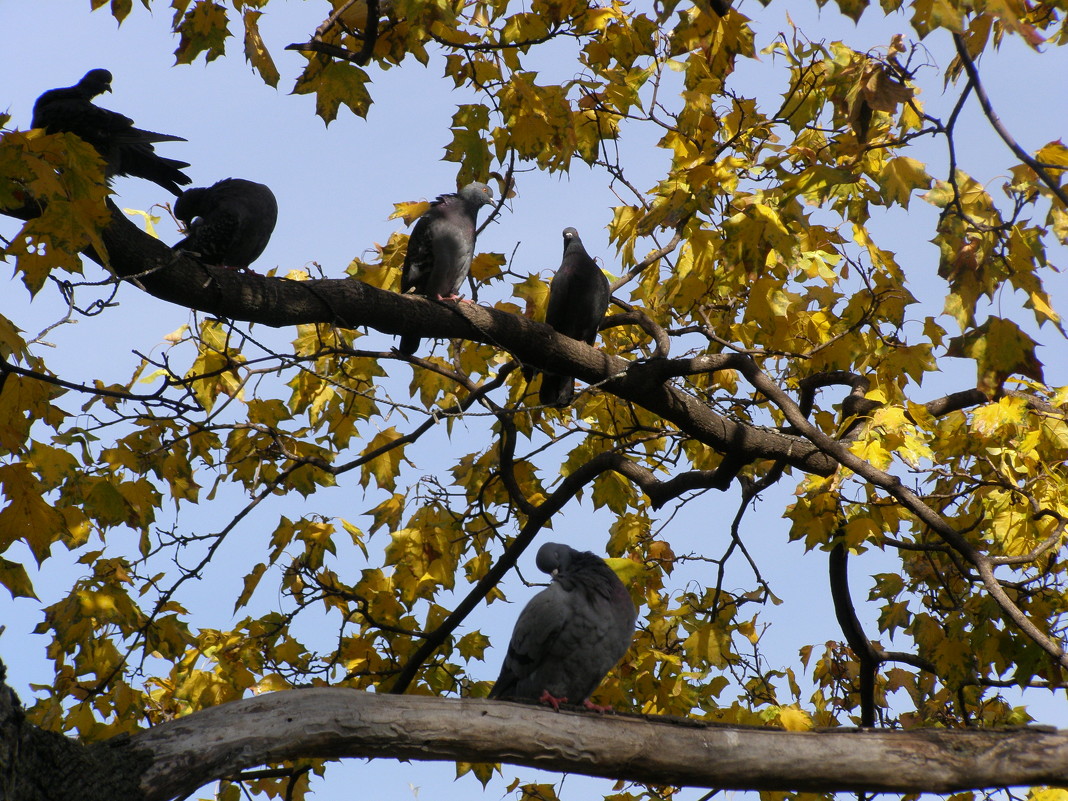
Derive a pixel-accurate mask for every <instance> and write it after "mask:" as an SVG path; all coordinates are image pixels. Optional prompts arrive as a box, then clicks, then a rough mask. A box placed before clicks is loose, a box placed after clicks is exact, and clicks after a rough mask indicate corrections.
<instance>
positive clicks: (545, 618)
mask: <svg viewBox="0 0 1068 801" xmlns="http://www.w3.org/2000/svg"><path fill="white" fill-rule="evenodd" d="M536 562H537V565H538V569H539V570H541V571H542V572H544V573H550V574H551V575H552V577H553V581H552V584H550V585H549V587H548V589H545V590H542V591H541V592H539V593H538V594H537V595H535V596H534V597H533V598H532V599H531V600H530V603H528V604H527V605H526V607H525V608H524V609H523V611H522V612H521V613H520V615H519V619H518V620H517V621H516V624H515V630H514V631H513V632H512V640H511V642H509V643H508V654H507V655H506V656H505V657H504V665H503V666H502V667H501V675H500V676H498V677H497V682H496V683H495V684H494V685H493V689H491V690H490V693H489V697H490V698H519V699H527V700H533V701H541V702H543V703H548V704H551V705H552V707H553V708H554V709H557V708H559V705H560V703H562V702H564V701H570V702H571V703H573V704H580V703H581V704H585V705H586V706H587V707H590V708H596V707H594V705H593V704H590V703H589V701H588V699H589V696H590V693H592V692H593V691H594V690H595V689H597V685H598V684H600V683H601V679H603V678H604V677H605V674H607V673H608V671H609V670H611V669H612V668H613V667H614V666H615V664H616V662H618V661H619V660H620V658H622V656H623V654H624V653H626V651H627V648H629V647H630V641H631V638H632V637H633V635H634V619H635V617H636V616H637V613H636V611H635V609H634V604H633V603H632V602H631V600H630V595H628V594H627V590H626V588H625V587H624V586H623V582H621V581H620V580H619V578H618V577H617V576H616V574H615V573H613V572H612V568H610V567H609V566H608V565H607V564H605V561H604V560H603V559H601V558H600V557H599V556H597V555H596V554H592V553H590V552H589V551H576V550H575V549H573V548H569V547H568V546H567V545H561V544H559V543H555V542H547V543H546V544H545V545H542V546H541V548H540V549H539V550H538V557H537V560H536Z"/></svg>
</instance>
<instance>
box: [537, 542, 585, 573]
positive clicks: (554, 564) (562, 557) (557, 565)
mask: <svg viewBox="0 0 1068 801" xmlns="http://www.w3.org/2000/svg"><path fill="white" fill-rule="evenodd" d="M576 553H578V551H576V550H575V549H574V548H571V547H569V546H567V545H563V544H562V543H559V542H547V543H545V544H544V545H542V546H541V547H540V548H539V549H538V557H537V559H535V560H534V563H535V564H536V565H537V566H538V570H540V571H541V572H542V573H548V574H549V575H550V576H553V577H554V578H555V577H556V576H558V575H560V574H562V573H567V571H568V568H569V567H570V566H571V557H572V555H573V554H576Z"/></svg>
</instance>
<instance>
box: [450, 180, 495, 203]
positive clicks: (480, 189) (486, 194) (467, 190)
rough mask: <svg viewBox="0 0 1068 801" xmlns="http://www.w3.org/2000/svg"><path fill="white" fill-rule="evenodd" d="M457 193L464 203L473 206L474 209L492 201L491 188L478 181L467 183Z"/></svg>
mask: <svg viewBox="0 0 1068 801" xmlns="http://www.w3.org/2000/svg"><path fill="white" fill-rule="evenodd" d="M458 194H459V195H460V199H461V200H463V201H464V203H467V204H469V205H471V206H474V207H475V208H476V209H477V208H479V207H480V206H485V205H486V204H487V203H492V202H493V190H492V189H490V188H489V187H488V186H487V185H486V184H483V183H479V182H478V181H474V182H473V183H469V184H468V185H467V186H465V187H464V188H463V189H461V190H460V191H459V193H458Z"/></svg>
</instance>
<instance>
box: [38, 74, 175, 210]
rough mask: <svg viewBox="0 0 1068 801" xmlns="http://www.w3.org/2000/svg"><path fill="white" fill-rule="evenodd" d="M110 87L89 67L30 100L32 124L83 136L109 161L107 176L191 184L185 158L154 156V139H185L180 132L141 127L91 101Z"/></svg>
mask: <svg viewBox="0 0 1068 801" xmlns="http://www.w3.org/2000/svg"><path fill="white" fill-rule="evenodd" d="M110 91H111V73H110V72H108V71H107V70H99V69H98V70H89V72H87V73H85V76H84V77H83V78H82V79H81V80H80V81H78V83H76V84H75V85H74V86H67V87H65V88H62V89H50V90H48V91H47V92H45V93H44V94H43V95H41V96H40V97H39V98H37V102H36V103H34V104H33V123H32V124H33V127H34V128H44V129H45V131H47V132H48V133H50V134H53V133H60V132H62V131H68V132H70V133H72V134H75V135H77V136H78V137H79V138H81V139H84V140H85V141H86V142H88V143H89V144H90V145H92V146H93V147H94V148H96V152H97V153H99V154H100V155H101V157H102V158H103V159H104V161H106V162H107V176H108V177H109V178H110V177H111V176H113V175H133V176H136V177H138V178H147V179H148V180H149V181H153V182H154V183H157V184H159V185H160V186H162V187H163V188H164V189H166V190H168V191H169V192H171V193H172V194H175V195H177V194H179V193H180V192H181V191H182V190H181V189H180V188H179V186H184V185H185V184H188V183H190V179H189V177H188V176H187V175H186V174H185V173H183V172H182V167H188V166H189V165H188V164H187V163H186V162H184V161H176V160H174V159H167V158H163V157H162V156H158V155H156V151H155V150H154V149H153V147H152V144H153V142H184V141H185V140H184V139H183V138H182V137H180V136H171V135H170V134H161V133H155V132H153V131H143V130H141V129H140V128H135V127H134V124H133V120H131V119H130V118H129V117H124V116H123V115H122V114H119V113H117V112H114V111H108V110H107V109H106V108H100V107H99V106H96V105H94V104H93V98H94V97H96V96H97V95H99V94H101V93H103V92H110Z"/></svg>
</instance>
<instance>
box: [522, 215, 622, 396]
mask: <svg viewBox="0 0 1068 801" xmlns="http://www.w3.org/2000/svg"><path fill="white" fill-rule="evenodd" d="M611 295H612V292H611V290H610V289H609V286H608V279H607V278H605V275H604V273H603V272H601V268H600V267H598V266H597V263H596V262H595V261H594V260H593V259H591V258H590V255H589V254H588V253H587V252H586V248H584V247H583V246H582V240H581V239H579V235H578V231H576V230H575V229H574V228H565V229H564V257H563V259H562V260H561V262H560V269H559V270H557V271H556V275H554V276H553V280H552V283H551V284H550V285H549V308H548V309H547V310H546V312H545V322H546V323H548V324H549V325H550V326H552V327H553V328H554V329H556V330H557V331H559V332H560V333H561V334H564V335H565V336H569V337H571V338H572V339H579V340H582V341H583V342H585V343H586V344H587V345H592V344H593V342H594V340H595V339H596V338H597V329H598V328H599V327H600V325H601V320H602V319H604V313H605V312H606V311H607V310H608V300H609V298H610V297H611ZM574 397H575V379H573V378H572V377H571V376H567V375H556V374H555V373H545V374H544V375H543V376H542V378H541V391H540V392H539V393H538V398H539V400H540V401H541V403H542V405H543V406H567V405H568V404H569V403H571V400H572V398H574Z"/></svg>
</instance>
